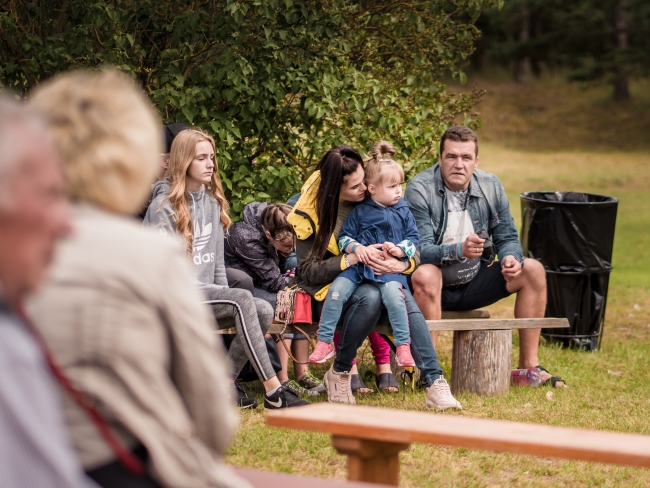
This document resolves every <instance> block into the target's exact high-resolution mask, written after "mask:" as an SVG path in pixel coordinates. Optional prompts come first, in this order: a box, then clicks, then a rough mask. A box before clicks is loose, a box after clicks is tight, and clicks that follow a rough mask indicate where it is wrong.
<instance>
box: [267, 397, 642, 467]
mask: <svg viewBox="0 0 650 488" xmlns="http://www.w3.org/2000/svg"><path fill="white" fill-rule="evenodd" d="M266 422H267V425H269V426H273V427H285V428H290V429H299V430H306V431H312V432H325V433H330V434H332V435H335V436H336V435H338V436H343V437H353V438H359V439H369V440H375V441H384V442H394V443H412V442H419V443H427V444H438V445H446V446H453V447H467V448H475V449H487V450H491V451H499V452H514V453H521V454H533V455H538V456H549V457H560V458H566V459H576V460H583V461H596V462H603V463H610V464H620V465H628V466H642V467H650V436H643V435H638V434H622V433H617V432H604V431H592V430H585V429H574V428H565V427H553V426H548V425H538V424H526V423H520V422H510V421H503V420H491V419H476V418H467V417H461V416H452V415H443V414H434V413H424V412H412V411H406V410H395V409H384V408H376V407H364V406H358V405H356V406H354V405H336V404H315V405H310V406H306V407H300V408H289V409H283V410H273V411H268V412H267V416H266Z"/></svg>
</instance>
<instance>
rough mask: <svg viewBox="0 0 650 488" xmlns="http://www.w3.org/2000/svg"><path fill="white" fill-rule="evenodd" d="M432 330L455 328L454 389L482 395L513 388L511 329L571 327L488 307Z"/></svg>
mask: <svg viewBox="0 0 650 488" xmlns="http://www.w3.org/2000/svg"><path fill="white" fill-rule="evenodd" d="M219 324H220V326H221V328H220V329H218V330H217V331H216V332H217V334H236V333H237V330H236V329H235V327H234V319H219ZM299 325H300V328H302V329H303V330H304V331H305V332H306V333H308V334H315V333H316V330H317V329H318V324H299ZM427 325H428V326H429V330H430V331H434V330H435V331H442V330H452V331H454V342H453V349H452V361H451V388H452V390H453V392H454V393H460V392H466V393H474V394H477V395H480V396H496V395H505V394H506V393H508V390H509V388H510V363H511V359H512V329H537V328H564V327H569V321H568V320H567V319H565V318H562V319H558V318H543V319H491V318H490V313H489V312H488V311H487V310H471V311H468V312H442V320H427ZM283 330H284V331H285V332H288V333H290V332H296V330H295V329H294V328H293V327H291V326H287V327H286V329H285V326H284V324H281V323H273V324H272V325H271V328H270V329H269V334H279V333H281V332H282V331H283ZM373 330H374V331H375V332H378V333H380V334H383V335H387V336H391V335H392V334H393V332H392V330H391V328H390V324H389V323H379V324H377V326H376V327H375V328H374V329H373Z"/></svg>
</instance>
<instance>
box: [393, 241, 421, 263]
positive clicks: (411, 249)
mask: <svg viewBox="0 0 650 488" xmlns="http://www.w3.org/2000/svg"><path fill="white" fill-rule="evenodd" d="M397 247H399V248H400V249H401V250H402V251H404V255H405V256H406V257H407V258H408V259H411V258H412V257H413V256H415V251H416V249H417V248H416V247H415V245H414V244H413V243H412V242H411V241H410V240H408V239H404V240H403V241H402V242H400V243H399V244H397Z"/></svg>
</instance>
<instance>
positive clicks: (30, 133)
mask: <svg viewBox="0 0 650 488" xmlns="http://www.w3.org/2000/svg"><path fill="white" fill-rule="evenodd" d="M10 95H11V94H10V93H2V94H0V207H3V208H7V207H8V206H10V205H11V202H10V201H9V195H10V193H11V192H10V191H9V187H10V186H11V183H12V177H13V175H14V173H15V172H16V171H17V170H18V167H19V165H20V163H21V162H22V161H23V153H22V151H23V150H24V149H25V147H26V146H25V145H24V144H29V140H30V138H31V139H32V140H33V137H34V136H36V137H42V138H43V139H45V140H47V139H48V135H47V131H46V128H45V124H44V123H43V120H42V119H41V117H39V116H38V115H37V114H36V113H34V112H33V111H30V110H28V109H27V108H26V107H25V106H24V105H23V104H22V103H21V102H17V101H16V100H14V99H12V97H11V96H10ZM19 134H22V135H23V136H24V137H26V138H27V139H25V140H23V139H20V138H19V137H18V136H19ZM19 139H20V140H19Z"/></svg>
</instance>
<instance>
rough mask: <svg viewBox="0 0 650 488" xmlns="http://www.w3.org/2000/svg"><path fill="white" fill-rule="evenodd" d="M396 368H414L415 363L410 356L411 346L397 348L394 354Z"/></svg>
mask: <svg viewBox="0 0 650 488" xmlns="http://www.w3.org/2000/svg"><path fill="white" fill-rule="evenodd" d="M395 357H396V359H397V365H398V366H402V367H405V366H415V361H413V356H411V345H410V344H402V345H401V346H397V352H396V353H395Z"/></svg>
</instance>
